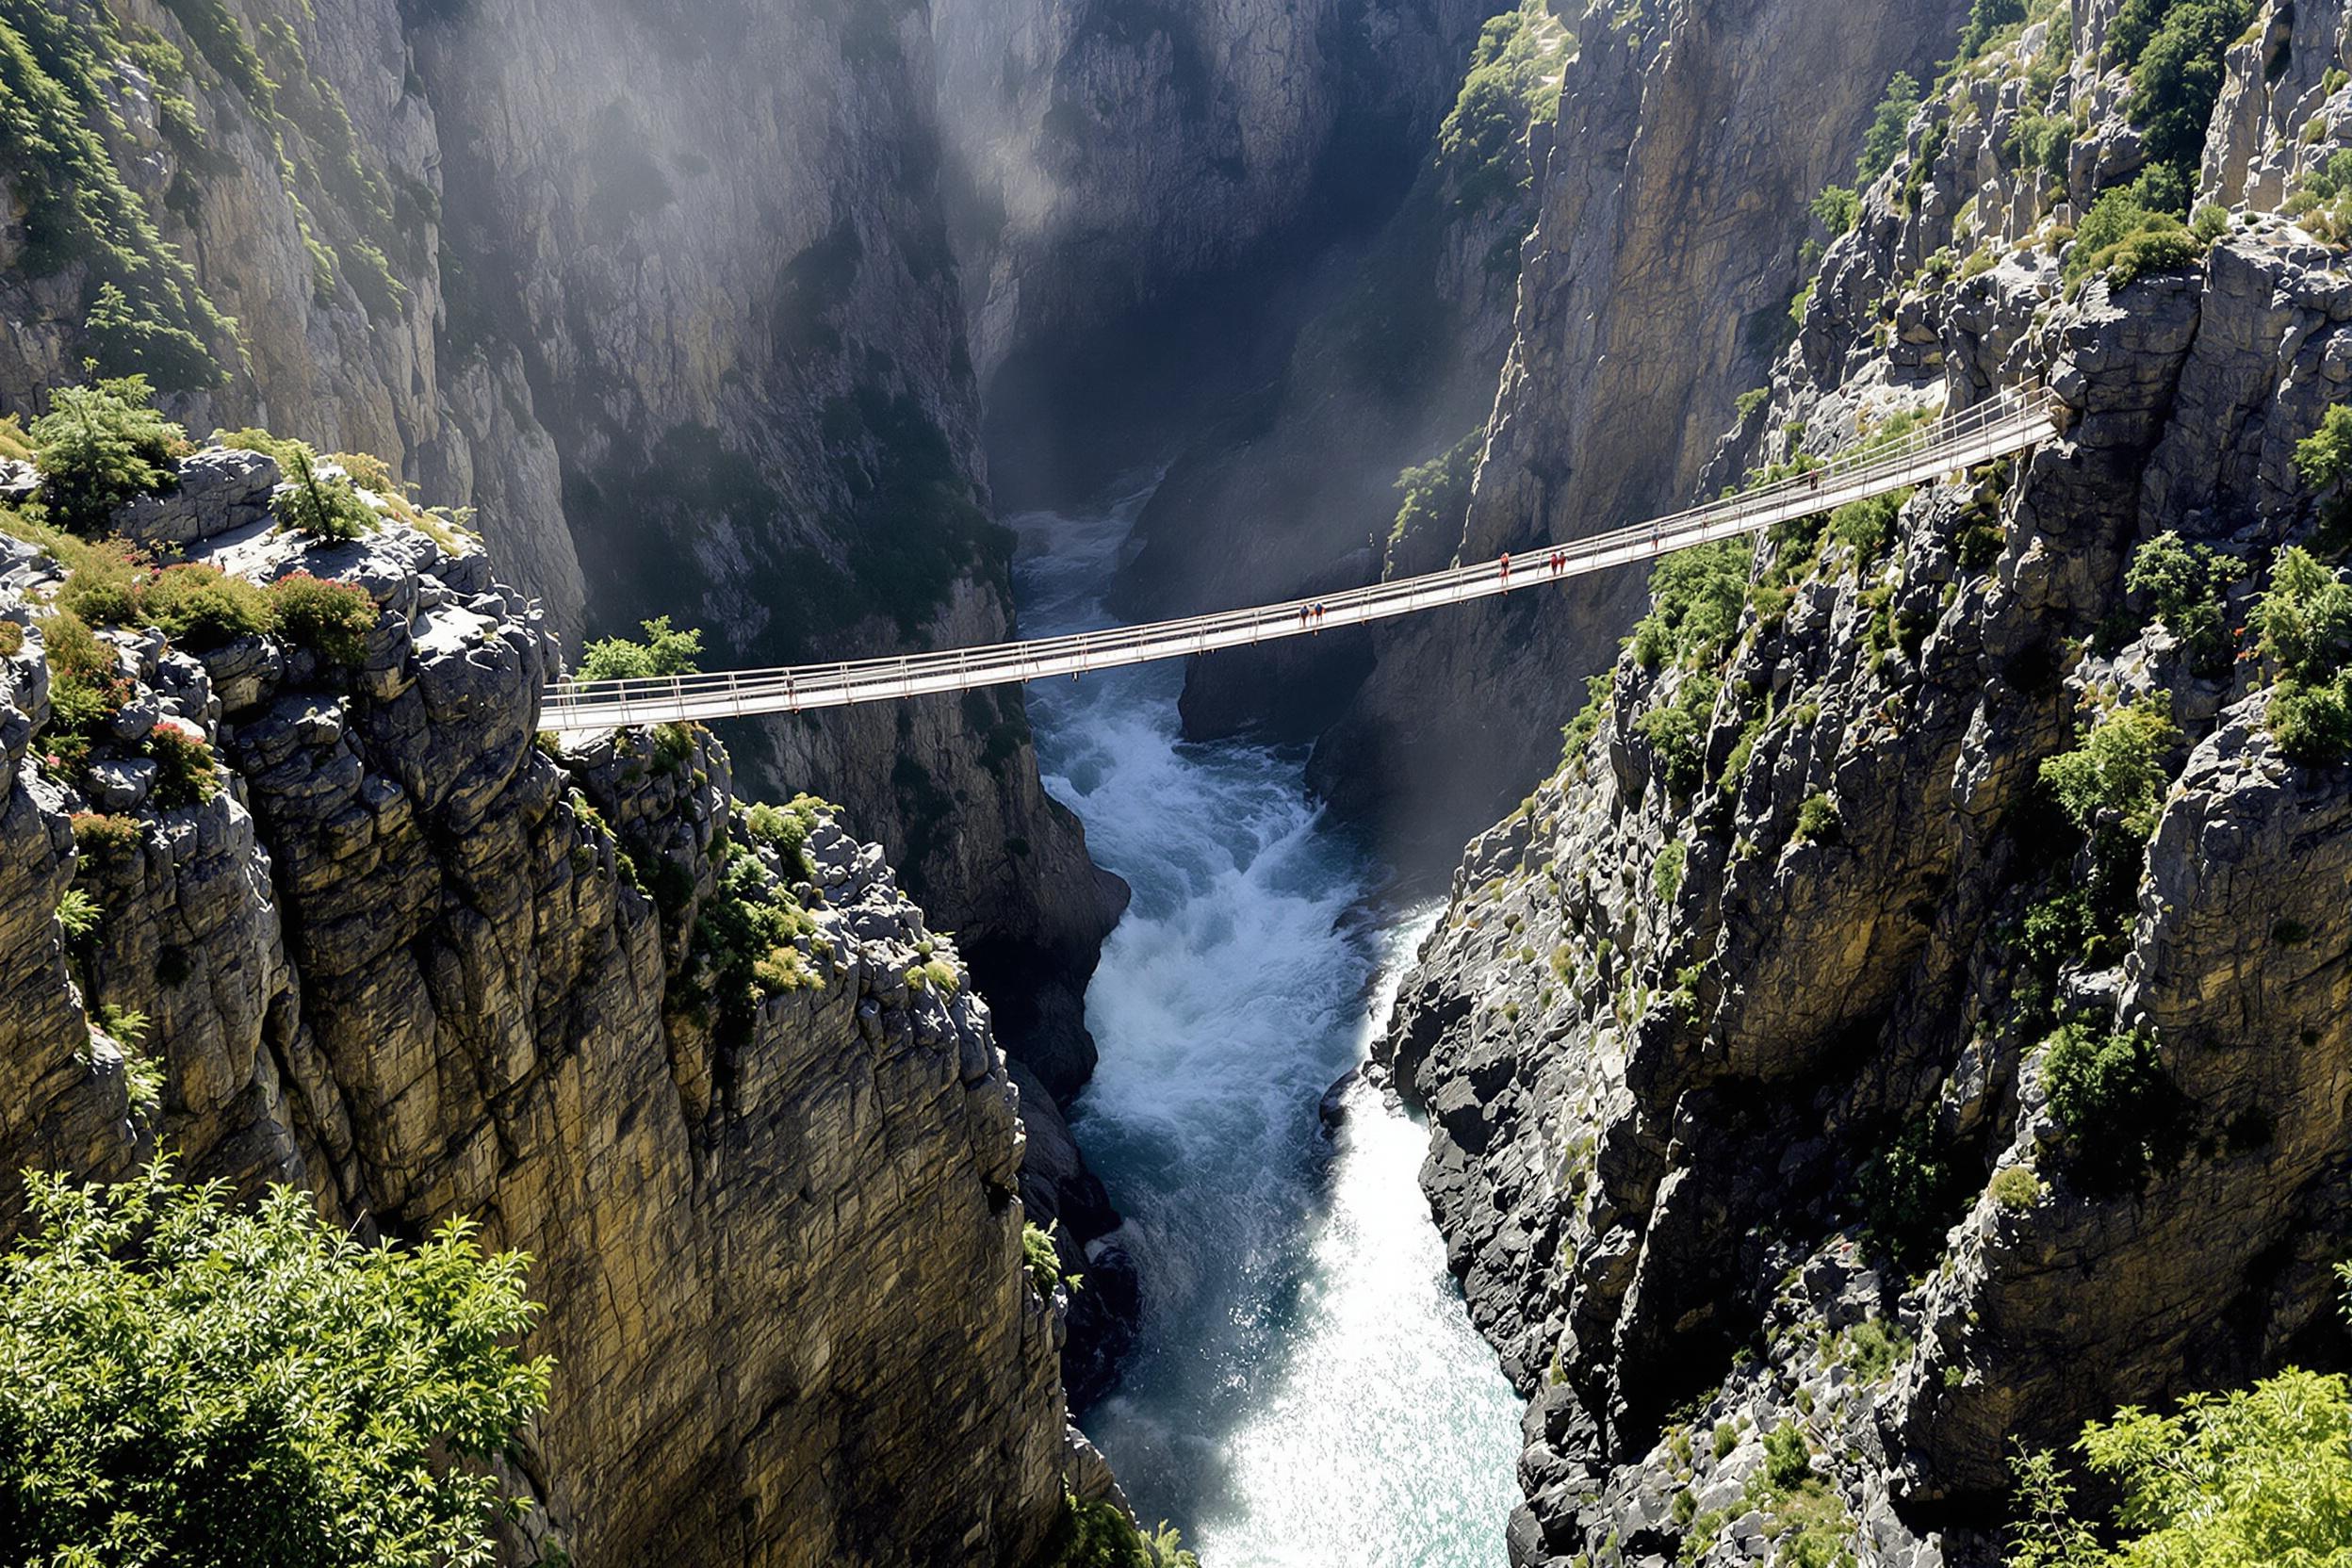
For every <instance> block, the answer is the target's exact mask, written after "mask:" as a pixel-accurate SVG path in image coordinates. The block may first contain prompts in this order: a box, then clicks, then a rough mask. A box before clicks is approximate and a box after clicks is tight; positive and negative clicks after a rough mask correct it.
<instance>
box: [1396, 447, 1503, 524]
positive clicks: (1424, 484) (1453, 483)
mask: <svg viewBox="0 0 2352 1568" xmlns="http://www.w3.org/2000/svg"><path fill="white" fill-rule="evenodd" d="M1485 442H1486V427H1485V426H1484V425H1480V426H1478V428H1477V429H1476V430H1473V431H1472V432H1470V433H1469V434H1467V435H1465V436H1463V437H1462V439H1461V440H1459V441H1457V442H1455V443H1454V444H1453V445H1452V446H1451V447H1448V448H1447V449H1446V450H1445V451H1443V452H1441V453H1439V454H1438V455H1437V456H1435V457H1433V458H1431V459H1429V461H1428V462H1427V463H1421V464H1415V465H1414V466H1412V467H1410V468H1407V469H1405V470H1404V471H1403V472H1401V473H1399V474H1398V475H1397V485H1396V488H1397V494H1398V495H1400V496H1402V497H1403V498H1404V499H1403V500H1401V501H1399V502H1398V503H1397V520H1396V521H1395V522H1394V523H1392V524H1391V525H1389V530H1388V542H1389V545H1390V546H1391V547H1395V546H1397V545H1399V544H1401V543H1403V542H1404V541H1405V540H1406V539H1407V538H1408V537H1416V538H1417V537H1425V536H1426V537H1431V538H1436V539H1441V540H1454V539H1459V538H1460V537H1461V536H1462V516H1463V515H1464V514H1466V513H1467V512H1468V511H1469V509H1470V482H1471V480H1472V479H1473V477H1475V476H1476V474H1477V473H1478V450H1479V449H1480V448H1481V447H1482V446H1484V445H1485Z"/></svg>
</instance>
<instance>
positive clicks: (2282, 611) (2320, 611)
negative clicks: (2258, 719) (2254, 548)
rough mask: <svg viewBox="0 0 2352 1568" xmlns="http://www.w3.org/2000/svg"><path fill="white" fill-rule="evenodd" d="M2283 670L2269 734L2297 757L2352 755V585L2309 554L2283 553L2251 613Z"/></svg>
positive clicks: (2269, 654) (2268, 654)
mask: <svg viewBox="0 0 2352 1568" xmlns="http://www.w3.org/2000/svg"><path fill="white" fill-rule="evenodd" d="M2247 624H2248V626H2249V627H2250V628H2251V629H2253V630H2254V631H2255V633H2256V634H2257V638H2258V644H2257V645H2258V646H2259V647H2260V648H2261V649H2262V654H2263V656H2264V657H2265V658H2267V659H2268V660H2269V661H2270V662H2271V664H2272V666H2273V667H2274V668H2275V669H2276V670H2277V672H2278V684H2277V688H2276V690H2275V691H2274V692H2273V693H2272V695H2271V702H2270V728H2271V733H2272V734H2273V735H2274V736H2275V737H2276V738H2277V739H2278V744H2279V748H2280V749H2281V750H2282V751H2284V752H2285V753H2286V754H2287V755H2288V756H2290V757H2292V758H2294V759H2295V760H2297V761H2300V762H2307V763H2314V764H2316V763H2324V762H2330V761H2335V760H2340V759H2342V758H2344V757H2345V756H2346V755H2352V670H2347V667H2346V666H2347V662H2352V586H2348V585H2346V584H2345V583H2344V581H2342V580H2340V579H2339V578H2338V577H2337V575H2336V574H2335V573H2334V572H2333V571H2331V570H2329V569H2328V568H2327V566H2325V565H2323V564H2321V563H2320V562H2319V560H2318V559H2317V558H2316V557H2314V556H2313V555H2311V552H2310V551H2308V550H2305V549H2302V548H2300V547H2293V548H2289V549H2286V550H2284V551H2281V552H2280V554H2279V557H2278V562H2277V564H2275V565H2274V566H2273V567H2272V569H2271V580H2270V586H2269V587H2268V588H2266V589H2265V590H2264V591H2263V593H2262V597H2261V598H2260V599H2259V600H2258V601H2256V603H2255V605H2254V608H2253V611H2252V612H2251V613H2249V615H2248V616H2247Z"/></svg>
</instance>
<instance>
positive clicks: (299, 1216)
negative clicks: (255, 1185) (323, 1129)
mask: <svg viewBox="0 0 2352 1568" xmlns="http://www.w3.org/2000/svg"><path fill="white" fill-rule="evenodd" d="M26 1182H27V1186H28V1190H29V1195H30V1205H31V1213H32V1216H33V1218H34V1221H35V1225H36V1229H35V1230H34V1231H33V1233H31V1234H30V1235H29V1236H28V1237H27V1238H26V1239H25V1240H24V1241H22V1242H20V1243H19V1244H18V1246H17V1247H16V1249H15V1250H13V1251H12V1252H10V1253H9V1254H8V1256H7V1257H6V1258H5V1259H0V1541H6V1542H8V1543H9V1544H10V1552H11V1560H13V1561H17V1562H24V1563H35V1562H38V1563H43V1564H51V1563H55V1564H96V1563H106V1564H109V1565H117V1564H120V1565H123V1568H143V1565H148V1564H154V1565H157V1568H160V1565H163V1564H167V1563H168V1564H171V1565H172V1568H204V1565H206V1564H221V1565H222V1568H229V1565H232V1564H233V1565H236V1568H273V1565H278V1564H284V1565H286V1568H298V1565H299V1568H325V1565H353V1568H442V1565H445V1564H447V1565H464V1564H473V1563H480V1562H485V1561H487V1560H489V1558H490V1543H489V1541H488V1539H487V1537H486V1535H485V1533H484V1527H485V1524H486V1523H487V1521H488V1518H489V1516H490V1514H491V1511H493V1510H494V1509H498V1508H500V1507H505V1506H511V1505H508V1504H506V1503H505V1501H504V1499H503V1498H502V1495H501V1494H500V1491H499V1488H498V1482H497V1480H496V1479H495V1478H492V1477H491V1476H488V1475H486V1474H482V1473H479V1472H477V1471H473V1470H469V1469H466V1468H464V1467H462V1465H460V1464H455V1463H451V1462H450V1461H451V1460H452V1459H454V1460H457V1461H461V1462H463V1461H480V1460H484V1459H489V1458H492V1457H494V1456H497V1455H499V1454H501V1453H503V1452H505V1451H506V1450H507V1448H508V1447H509V1446H510V1445H511V1444H512V1442H513V1440H514V1437H515V1432H516V1430H517V1429H519V1428H520V1427H521V1426H522V1425H523V1424H524V1423H525V1422H526V1421H528V1420H530V1419H531V1416H532V1415H533V1414H534V1413H536V1412H537V1411H538V1410H539V1409H540V1408H541V1407H542V1406H543V1405H545V1403H546V1402H547V1381H548V1377H549V1373H550V1371H551V1364H550V1363H549V1362H548V1361H547V1358H545V1357H539V1358H534V1359H529V1360H526V1359H524V1358H523V1357H522V1356H520V1355H519V1354H517V1353H516V1351H515V1349H514V1348H513V1346H512V1344H511V1341H512V1340H513V1339H514V1338H515V1336H516V1335H518V1334H520V1333H522V1332H524V1331H526V1330H528V1329H529V1328H530V1327H531V1322H532V1320H533V1319H534V1318H535V1317H536V1315H537V1314H538V1311H539V1309H538V1308H537V1307H536V1306H535V1305H533V1304H532V1303H531V1302H530V1301H528V1300H527V1299H525V1298H524V1295H523V1277H524V1273H525V1271H526V1269H527V1268H528V1267H529V1264H530V1260H529V1259H528V1258H527V1257H525V1256H524V1255H523V1254H521V1253H518V1252H501V1253H497V1254H491V1255H485V1254H484V1253H483V1252H482V1250H481V1248H480V1247H479V1246H478V1245H477V1244H476V1242H475V1240H474V1228H473V1227H472V1226H471V1225H470V1224H468V1223H466V1221H464V1220H454V1219H453V1220H450V1221H449V1222H448V1223H446V1224H444V1225H443V1226H442V1227H441V1228H440V1229H439V1230H437V1231H435V1232H434V1233H433V1237H432V1239H431V1240H429V1241H427V1242H425V1243H423V1244H421V1245H418V1246H415V1247H400V1246H397V1245H391V1244H386V1245H384V1246H382V1247H372V1248H370V1247H362V1246H360V1245H359V1244H358V1243H357V1242H355V1241H353V1240H351V1238H350V1237H349V1236H347V1235H345V1234H343V1233H340V1232H338V1231H335V1230H334V1229H331V1228H330V1227H328V1226H327V1225H325V1224H324V1223H322V1222H321V1221H320V1220H319V1217H318V1216H317V1214H316V1213H315V1212H313V1210H312V1209H311V1207H310V1203H309V1201H308V1199H306V1198H305V1197H304V1196H303V1195H302V1194H301V1193H299V1192H296V1191H294V1190H292V1189H290V1188H286V1187H279V1188H276V1189H274V1190H273V1191H272V1192H271V1194H270V1197H269V1198H267V1199H265V1200H264V1201H262V1203H261V1204H260V1206H259V1207H258V1208H254V1209H238V1208H235V1207H233V1206H231V1204H230V1202H229V1201H228V1196H227V1193H226V1190H225V1188H224V1187H223V1186H221V1184H212V1185H207V1186H181V1185H179V1184H175V1183H174V1182H173V1181H172V1179H171V1174H170V1171H169V1170H168V1168H166V1167H164V1166H162V1165H158V1166H156V1167H155V1168H151V1169H150V1170H148V1171H147V1172H145V1173H144V1174H143V1175H141V1176H140V1177H139V1178H137V1179H135V1180H133V1181H130V1182H126V1183H123V1184H121V1185H117V1186H88V1187H84V1186H77V1185H74V1184H71V1183H69V1182H67V1181H65V1180H64V1179H62V1178H59V1177H56V1176H44V1175H41V1174H39V1173H31V1174H29V1175H28V1176H27V1178H26Z"/></svg>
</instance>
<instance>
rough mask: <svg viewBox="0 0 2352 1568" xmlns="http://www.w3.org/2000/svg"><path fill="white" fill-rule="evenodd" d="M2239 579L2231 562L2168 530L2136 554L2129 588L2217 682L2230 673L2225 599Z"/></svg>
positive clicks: (2129, 573)
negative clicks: (2147, 603) (2233, 582)
mask: <svg viewBox="0 0 2352 1568" xmlns="http://www.w3.org/2000/svg"><path fill="white" fill-rule="evenodd" d="M2236 576H2237V570H2236V563H2235V562H2233V561H2231V560H2230V558H2229V557H2228V556H2226V555H2223V554H2222V553H2221V552H2220V551H2219V550H2216V549H2213V548H2210V547H2207V546H2204V545H2192V544H2188V543H2185V542H2184V541H2183V540H2182V539H2181V537H2180V534H2178V533H2176V532H2173V531H2171V530H2169V529H2167V530H2166V531H2164V532H2163V533H2160V534H2158V535H2156V537H2155V538H2153V539H2150V540H2149V541H2148V543H2147V544H2145V545H2142V546H2141V547H2139V548H2138V549H2137V550H2135V551H2133V552H2132V555H2131V568H2130V570H2128V571H2126V572H2125V573H2124V577H2123V585H2124V587H2125V588H2126V589H2127V590H2129V591H2130V592H2131V593H2134V594H2144V595H2146V596H2148V601H2149V603H2150V605H2151V606H2152V607H2153V608H2154V610H2155V612H2156V617H2157V619H2159V620H2161V621H2163V622H2164V626H2165V628H2166V629H2169V630H2170V631H2171V632H2172V634H2173V635H2174V636H2175V637H2178V638H2180V642H2181V644H2182V645H2184V646H2185V647H2186V648H2187V650H2188V652H2189V655H2190V659H2191V661H2192V663H2193V664H2194V666H2195V668H2196V669H2197V673H2199V674H2200V675H2208V676H2214V675H2220V674H2223V673H2224V672H2226V671H2227V670H2228V669H2229V626H2228V624H2227V622H2228V616H2227V614H2226V613H2225V601H2224V598H2223V595H2224V594H2225V592H2226V591H2227V590H2228V588H2229V583H2230V581H2231V580H2232V579H2234V578H2235V577H2236Z"/></svg>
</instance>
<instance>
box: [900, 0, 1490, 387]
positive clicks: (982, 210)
mask: <svg viewBox="0 0 2352 1568" xmlns="http://www.w3.org/2000/svg"><path fill="white" fill-rule="evenodd" d="M1496 8H1498V7H1497V6H1496V5H1495V3H1494V0H1310V3H1309V4H1305V5H1292V4H1285V5H1279V6H1278V5H1272V4H1268V3H1267V0H1217V3H1216V4H1214V5H1209V6H1200V7H1181V6H1167V5H1161V4H1156V3H1153V0H934V4H933V6H932V16H933V22H932V32H933V37H934V38H935V40H936V41H937V43H938V48H939V94H940V107H941V115H942V118H943V120H944V122H945V125H946V128H947V131H948V146H949V154H950V159H951V179H952V180H953V182H954V188H955V189H956V192H957V200H956V217H955V221H954V224H953V227H954V231H955V238H956V253H957V255H958V257H959V259H960V260H961V262H962V267H963V283H964V291H965V296H966V299H967V301H968V302H969V316H970V319H971V321H972V344H973V357H974V359H975V360H976V361H977V362H978V364H979V367H980V369H981V373H982V374H983V376H987V375H988V374H990V373H992V372H993V371H994V370H995V369H996V368H998V367H999V366H1001V365H1002V364H1003V363H1004V361H1005V358H1006V356H1007V355H1008V354H1009V353H1011V352H1012V351H1014V350H1015V349H1017V348H1021V347H1023V346H1030V345H1036V344H1041V343H1042V344H1052V343H1054V342H1057V341H1062V340H1067V339H1069V338H1070V337H1073V336H1077V335H1084V334H1085V333H1086V332H1088V331H1090V330H1091V329H1093V328H1096V327H1099V326H1101V325H1102V324H1103V323H1104V322H1105V321H1106V320H1108V319H1111V318H1113V317H1115V316H1117V315H1118V314H1119V313H1120V312H1122V311H1124V310H1126V309H1127V308H1129V307H1132V306H1135V305H1138V304H1144V303H1148V302H1152V301H1155V300H1161V299H1165V298H1166V297H1168V295H1169V294H1171V293H1173V292H1175V291H1177V290H1179V289H1181V288H1182V287H1184V286H1185V285H1186V284H1188V283H1193V282H1198V281H1200V280H1201V279H1204V278H1208V277H1213V276H1215V275H1217V274H1218V273H1220V272H1224V271H1228V270H1232V269H1233V268H1235V267H1236V266H1238V265H1240V264H1242V263H1244V262H1245V261H1247V260H1248V259H1250V256H1251V254H1252V253H1253V251H1255V250H1257V249H1258V248H1259V247H1261V246H1262V245H1264V244H1265V243H1266V242H1268V241H1279V240H1282V239H1285V238H1296V237H1299V234H1300V233H1301V231H1303V230H1306V229H1309V228H1311V227H1313V226H1314V225H1315V223H1317V222H1321V221H1329V220H1330V218H1331V215H1332V213H1333V211H1334V210H1337V211H1343V212H1344V211H1347V210H1348V209H1350V208H1352V207H1354V206H1356V205H1359V204H1364V203H1366V202H1367V201H1368V202H1369V203H1371V204H1373V205H1374V207H1375V209H1376V210H1377V209H1379V208H1382V207H1385V206H1386V205H1387V204H1393V203H1394V201H1395V199H1396V196H1395V192H1396V190H1397V189H1400V188H1402V186H1403V184H1404V183H1405V180H1406V179H1409V178H1410V169H1411V165H1412V160H1413V156H1414V152H1415V149H1417V148H1418V147H1419V146H1420V145H1421V143H1422V141H1423V139H1426V138H1427V137H1428V135H1429V131H1430V129H1431V128H1432V127H1433V126H1434V125H1435V124H1436V122H1437V120H1438V117H1439V116H1440V115H1442V114H1443V113H1444V112H1445V107H1446V104H1447V103H1449V102H1450V101H1451V99H1452V96H1453V89H1454V86H1455V84H1456V82H1457V81H1458V80H1459V76H1460V69H1461V68H1460V60H1461V57H1462V54H1463V53H1464V52H1465V51H1466V49H1467V47H1468V43H1469V41H1470V39H1471V37H1472V36H1473V34H1475V32H1476V31H1477V28H1478V23H1479V22H1480V21H1481V20H1482V19H1483V18H1484V17H1485V15H1486V14H1487V13H1488V12H1490V11H1492V10H1494V9H1496ZM1400 171H1401V172H1403V174H1402V177H1397V172H1400Z"/></svg>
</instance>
